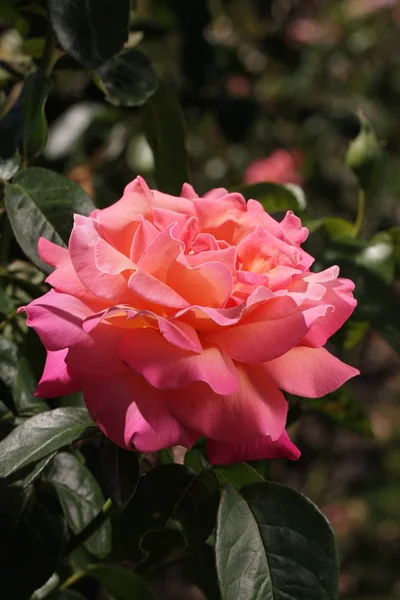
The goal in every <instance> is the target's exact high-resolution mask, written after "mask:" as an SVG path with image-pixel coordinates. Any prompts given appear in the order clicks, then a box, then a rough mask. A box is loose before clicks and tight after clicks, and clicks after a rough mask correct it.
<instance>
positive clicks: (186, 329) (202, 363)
mask: <svg viewBox="0 0 400 600" xmlns="http://www.w3.org/2000/svg"><path fill="white" fill-rule="evenodd" d="M307 234H308V232H307V229H305V228H304V227H302V226H301V222H300V220H299V219H298V218H297V217H296V216H295V215H294V214H293V213H292V212H288V213H287V214H286V216H285V218H284V219H283V220H282V221H281V222H280V223H279V222H277V221H275V220H274V219H273V218H272V217H271V216H269V215H268V214H267V213H266V212H265V211H264V209H263V207H262V206H261V204H260V203H258V202H257V201H255V200H249V201H248V202H247V203H246V202H245V200H244V199H243V197H242V196H241V195H240V194H237V193H228V192H227V191H226V190H225V189H215V190H212V191H211V192H209V193H208V194H206V195H205V196H204V197H202V198H199V197H198V196H197V194H196V193H195V192H194V190H193V188H192V187H191V186H189V185H184V186H183V189H182V193H181V196H180V197H173V196H169V195H167V194H163V193H161V192H159V191H155V190H150V189H149V188H148V187H147V185H146V183H145V182H144V181H143V179H141V178H137V179H136V180H135V181H133V182H132V183H130V184H129V185H128V186H127V187H126V189H125V192H124V195H123V197H122V198H121V200H119V201H118V202H117V203H116V204H114V205H112V206H110V207H109V208H106V209H104V210H95V211H94V212H93V213H92V214H91V215H90V216H89V217H83V216H78V215H77V216H76V217H75V225H74V228H73V231H72V234H71V237H70V240H69V246H68V249H66V248H61V247H59V246H57V245H55V244H53V243H51V242H49V241H47V240H45V239H43V238H42V239H41V240H40V242H39V253H40V256H41V258H42V259H43V260H44V261H45V262H47V263H49V264H50V265H52V266H54V267H55V270H54V271H53V272H52V273H51V274H50V275H49V277H48V278H47V282H48V283H49V284H50V285H51V286H52V288H53V289H52V290H51V291H49V292H48V293H47V294H45V295H44V296H43V297H40V298H38V299H36V300H34V301H33V302H31V303H30V304H28V305H27V306H25V307H24V308H23V309H21V310H25V311H26V313H27V323H28V325H29V326H31V327H33V328H34V329H35V330H36V332H37V333H38V334H39V336H40V338H41V340H42V342H43V344H44V346H45V347H46V349H47V361H46V365H45V369H44V373H43V376H42V379H41V381H40V382H39V385H38V388H37V392H36V393H37V395H39V396H42V397H53V396H60V395H64V394H68V393H70V392H74V391H77V390H82V392H83V396H84V399H85V402H86V404H87V407H88V410H89V412H90V414H91V416H92V418H93V419H94V420H95V421H96V422H97V423H98V425H99V427H100V428H101V429H102V431H103V432H104V433H105V435H107V436H108V437H109V438H110V439H111V440H112V441H114V442H115V443H116V444H119V445H120V446H126V447H128V448H132V446H134V447H136V448H137V449H138V450H140V451H144V452H152V451H156V450H159V449H161V448H164V447H168V446H172V445H176V444H180V445H183V446H185V447H188V448H189V447H191V446H192V445H193V443H194V442H195V441H196V439H198V437H199V436H205V437H206V439H207V446H208V454H209V458H210V460H211V462H213V463H227V462H231V461H237V460H249V459H256V458H263V457H266V458H274V457H288V458H293V459H295V458H297V457H298V456H299V451H298V450H297V448H296V447H295V446H294V444H293V443H292V442H291V441H290V439H289V437H288V435H287V433H286V430H285V425H286V416H287V408H288V404H287V401H286V399H285V397H284V395H283V393H282V391H283V392H289V393H292V394H298V395H301V396H305V397H311V398H314V397H320V396H324V395H325V394H327V393H328V392H332V391H333V390H335V389H337V388H338V387H339V386H340V385H342V383H344V382H345V381H346V380H348V379H349V378H350V377H353V376H354V375H356V374H357V373H358V371H357V370H356V369H354V368H352V367H350V366H348V365H346V364H344V363H342V362H341V361H340V360H338V359H337V358H335V357H334V356H333V355H332V354H330V353H329V352H328V351H327V350H326V349H325V348H324V347H323V346H324V344H325V343H326V341H327V340H328V338H329V337H330V336H331V335H332V334H333V333H334V332H335V331H336V330H337V329H338V328H339V327H341V325H342V324H343V323H344V322H345V321H346V319H347V318H348V317H349V316H350V314H351V313H352V311H353V309H354V307H355V304H356V302H355V300H354V298H353V296H352V290H353V284H352V282H351V281H349V280H346V279H338V267H335V266H333V267H331V268H329V269H327V270H325V271H323V272H321V273H312V272H310V266H311V264H312V263H313V258H312V257H311V256H310V255H309V254H307V253H306V252H305V251H304V250H302V248H301V244H302V242H304V240H305V239H306V237H307Z"/></svg>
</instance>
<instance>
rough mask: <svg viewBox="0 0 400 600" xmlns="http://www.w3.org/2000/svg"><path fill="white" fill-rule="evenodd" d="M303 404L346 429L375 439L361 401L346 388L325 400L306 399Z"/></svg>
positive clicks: (329, 395)
mask: <svg viewBox="0 0 400 600" xmlns="http://www.w3.org/2000/svg"><path fill="white" fill-rule="evenodd" d="M303 404H304V406H307V407H308V408H310V409H312V410H316V411H318V412H320V413H322V414H324V415H326V416H327V417H329V418H330V419H331V420H332V421H334V422H335V423H337V424H339V425H341V426H342V427H345V428H346V429H350V430H351V431H355V432H356V433H358V434H360V435H363V436H366V437H373V434H372V429H371V423H370V421H369V418H368V415H367V413H366V412H365V410H364V408H363V406H362V405H361V404H360V402H359V400H358V399H357V398H356V397H355V396H353V394H352V393H351V392H350V391H349V390H348V389H347V388H346V387H342V388H341V389H340V390H338V391H336V392H333V393H332V394H328V395H327V396H325V397H324V398H316V399H314V398H313V399H311V398H306V399H304V402H303Z"/></svg>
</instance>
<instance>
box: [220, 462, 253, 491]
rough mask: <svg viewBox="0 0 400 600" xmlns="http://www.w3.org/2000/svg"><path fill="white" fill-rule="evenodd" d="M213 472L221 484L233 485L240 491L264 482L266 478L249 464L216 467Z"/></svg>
mask: <svg viewBox="0 0 400 600" xmlns="http://www.w3.org/2000/svg"><path fill="white" fill-rule="evenodd" d="M213 471H214V473H215V474H216V476H217V477H218V481H219V482H220V483H222V484H224V483H231V484H232V485H233V486H234V487H235V488H236V489H238V490H240V488H242V487H243V486H244V485H249V484H251V483H259V482H261V481H264V477H263V476H262V475H260V473H258V471H256V470H255V469H253V467H251V466H250V465H248V464H247V463H236V464H233V465H226V466H223V467H214V468H213Z"/></svg>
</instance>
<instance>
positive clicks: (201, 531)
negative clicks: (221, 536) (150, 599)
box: [118, 464, 219, 561]
mask: <svg viewBox="0 0 400 600" xmlns="http://www.w3.org/2000/svg"><path fill="white" fill-rule="evenodd" d="M218 500H219V485H218V481H217V478H216V477H215V475H214V474H213V473H212V472H211V471H203V472H202V473H200V474H199V475H193V474H192V473H191V472H190V471H189V470H188V469H187V468H186V467H184V466H183V465H176V464H175V465H162V466H160V467H157V468H156V469H153V470H152V471H150V472H149V473H147V474H146V475H144V476H143V477H142V479H141V480H140V483H139V486H138V489H137V491H136V493H135V495H134V497H133V499H132V501H131V502H130V503H129V505H128V507H127V508H126V512H125V520H124V522H123V523H122V524H120V523H119V524H118V526H119V534H118V537H119V538H120V539H121V540H122V544H123V546H124V547H125V550H126V552H127V554H128V555H129V556H130V557H131V559H132V560H134V559H135V558H136V559H137V560H138V561H139V560H143V559H145V558H146V555H147V553H150V555H152V552H153V551H156V552H159V551H160V548H158V546H159V545H160V544H162V543H163V536H165V534H166V533H167V531H166V530H169V529H170V528H172V529H173V531H172V532H171V531H169V533H174V534H175V538H176V537H178V538H180V542H179V545H180V547H181V548H183V549H184V548H185V545H186V547H187V548H190V549H192V550H193V549H195V548H197V547H199V546H200V545H202V544H203V543H204V542H205V540H206V539H207V538H208V536H209V535H210V534H211V532H212V530H213V528H214V525H215V517H216V510H217V506H218ZM176 524H179V530H178V531H177V530H176V529H177V528H176ZM180 532H181V533H180ZM182 536H183V538H184V539H182ZM176 541H177V542H178V540H176ZM167 550H170V549H167ZM138 552H139V554H138Z"/></svg>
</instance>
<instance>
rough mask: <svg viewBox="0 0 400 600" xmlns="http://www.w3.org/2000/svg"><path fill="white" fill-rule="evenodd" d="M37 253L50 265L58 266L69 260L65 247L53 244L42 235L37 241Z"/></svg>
mask: <svg viewBox="0 0 400 600" xmlns="http://www.w3.org/2000/svg"><path fill="white" fill-rule="evenodd" d="M38 253H39V256H40V258H41V259H42V261H43V262H45V263H47V264H48V265H51V266H52V267H58V266H60V265H62V264H64V262H65V261H68V260H69V256H68V250H67V249H66V248H62V247H61V246H58V245H57V244H53V242H49V240H46V239H45V238H43V237H40V238H39V241H38Z"/></svg>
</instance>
